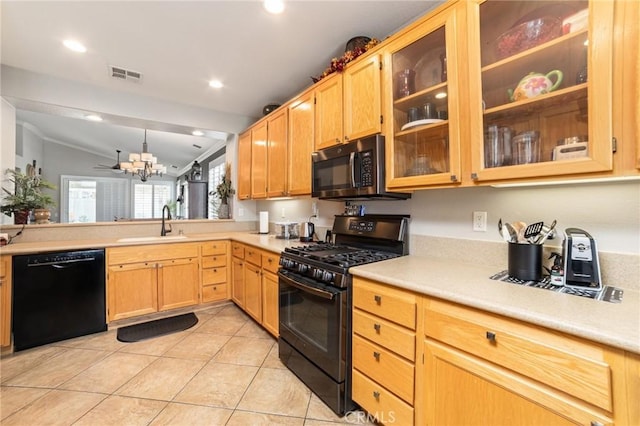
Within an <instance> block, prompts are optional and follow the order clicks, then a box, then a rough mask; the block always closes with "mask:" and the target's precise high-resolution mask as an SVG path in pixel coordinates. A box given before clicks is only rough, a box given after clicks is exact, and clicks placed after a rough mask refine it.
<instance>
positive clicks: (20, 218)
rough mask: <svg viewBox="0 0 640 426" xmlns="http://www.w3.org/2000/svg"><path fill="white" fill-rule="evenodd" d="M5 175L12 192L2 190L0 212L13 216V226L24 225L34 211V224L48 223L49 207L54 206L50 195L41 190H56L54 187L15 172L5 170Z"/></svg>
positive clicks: (36, 177) (42, 180)
mask: <svg viewBox="0 0 640 426" xmlns="http://www.w3.org/2000/svg"><path fill="white" fill-rule="evenodd" d="M5 175H7V176H8V179H7V180H9V181H10V182H13V191H11V190H8V189H7V188H4V187H3V188H2V191H3V192H4V198H3V199H2V206H1V207H0V210H1V211H2V213H4V214H6V215H10V214H13V217H14V223H15V224H26V223H27V220H28V218H29V213H30V212H31V211H32V210H34V215H35V216H36V223H46V222H48V221H49V217H50V216H51V213H50V212H49V207H50V206H53V205H55V203H54V201H53V198H51V196H50V195H48V194H45V193H43V192H42V190H43V189H56V187H55V185H53V184H52V183H51V182H48V181H46V180H44V179H42V178H41V177H40V176H35V175H30V174H24V173H22V172H19V171H17V170H13V169H7V170H6V171H5Z"/></svg>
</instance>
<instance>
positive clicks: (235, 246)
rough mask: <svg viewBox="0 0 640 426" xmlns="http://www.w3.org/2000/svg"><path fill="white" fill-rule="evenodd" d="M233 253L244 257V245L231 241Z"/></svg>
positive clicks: (241, 257)
mask: <svg viewBox="0 0 640 426" xmlns="http://www.w3.org/2000/svg"><path fill="white" fill-rule="evenodd" d="M231 254H232V255H233V256H235V257H237V258H238V259H244V246H243V245H242V244H240V243H231Z"/></svg>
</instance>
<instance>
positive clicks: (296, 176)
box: [287, 90, 314, 195]
mask: <svg viewBox="0 0 640 426" xmlns="http://www.w3.org/2000/svg"><path fill="white" fill-rule="evenodd" d="M288 109H289V152H288V159H287V167H288V169H289V172H288V177H287V193H288V195H310V194H311V153H312V152H313V131H314V130H313V129H314V119H313V111H314V109H313V91H312V90H309V91H307V92H305V93H304V94H302V95H301V96H299V97H298V98H296V99H295V100H293V101H292V102H291V103H290V104H289V106H288Z"/></svg>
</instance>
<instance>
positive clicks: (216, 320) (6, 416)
mask: <svg viewBox="0 0 640 426" xmlns="http://www.w3.org/2000/svg"><path fill="white" fill-rule="evenodd" d="M196 314H197V316H198V319H199V321H198V324H197V325H196V326H194V327H192V328H191V329H189V330H186V331H183V332H180V333H175V334H171V335H167V336H163V337H158V338H155V339H150V340H146V341H142V342H136V343H122V342H119V341H117V339H116V331H115V330H111V331H107V332H104V333H98V334H93V335H90V336H84V337H80V338H77V339H71V340H66V341H63V342H58V343H55V344H51V345H47V346H42V347H39V348H34V349H30V350H26V351H21V352H18V353H16V354H12V355H8V356H5V357H3V358H2V359H1V360H0V379H1V387H0V424H1V425H3V426H4V425H7V426H8V425H25V426H27V425H28V426H31V425H38V426H39V425H88V426H98V425H118V426H121V425H154V426H155V425H188V426H194V425H243V426H244V425H308V426H321V425H332V424H337V423H338V424H363V423H365V424H370V423H366V422H365V421H364V416H363V415H362V413H353V414H351V415H349V416H346V417H344V418H339V417H337V416H336V415H335V414H334V413H333V412H332V411H331V410H330V409H329V408H328V407H327V406H326V405H324V403H322V401H321V400H320V399H318V398H317V397H316V396H315V395H314V394H312V393H311V391H310V390H309V389H308V388H307V387H306V386H305V385H304V384H303V383H302V382H301V381H300V380H299V379H298V378H297V377H296V376H295V375H293V373H291V372H290V371H289V370H287V369H286V367H284V366H283V365H282V363H281V362H280V360H279V359H278V346H277V343H276V340H275V339H274V338H273V337H271V335H269V334H268V333H267V332H266V331H265V330H264V329H262V327H260V326H259V325H257V324H256V323H255V322H254V321H252V320H251V319H250V318H249V317H248V316H247V315H245V314H244V313H243V312H242V311H241V310H240V309H238V308H237V307H236V306H235V305H232V304H229V305H225V306H222V307H215V308H210V309H207V310H204V311H199V312H197V313H196Z"/></svg>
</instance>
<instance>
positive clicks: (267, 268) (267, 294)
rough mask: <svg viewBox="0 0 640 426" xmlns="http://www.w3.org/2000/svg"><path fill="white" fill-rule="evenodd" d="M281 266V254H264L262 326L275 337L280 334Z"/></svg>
mask: <svg viewBox="0 0 640 426" xmlns="http://www.w3.org/2000/svg"><path fill="white" fill-rule="evenodd" d="M279 264H280V255H279V254H276V253H267V252H264V253H262V326H263V327H264V328H266V329H267V331H268V332H269V333H271V334H272V335H273V336H275V337H278V336H279V334H280V332H279V329H280V322H279V318H280V313H279V310H280V296H279V289H278V275H277V274H278V268H279Z"/></svg>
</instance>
